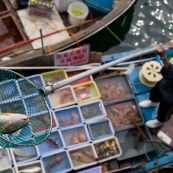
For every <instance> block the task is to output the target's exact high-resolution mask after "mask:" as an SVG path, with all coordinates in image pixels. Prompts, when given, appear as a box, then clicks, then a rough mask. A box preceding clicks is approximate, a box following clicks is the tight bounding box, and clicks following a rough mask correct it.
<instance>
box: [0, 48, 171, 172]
mask: <svg viewBox="0 0 173 173" xmlns="http://www.w3.org/2000/svg"><path fill="white" fill-rule="evenodd" d="M166 53H167V54H168V55H169V56H172V55H173V52H169V51H167V52H166ZM120 55H121V54H119V55H110V56H103V57H102V60H104V61H109V60H110V59H112V57H115V58H117V57H118V56H120ZM119 58H120V57H119ZM140 58H141V57H140ZM151 59H152V60H153V61H156V62H157V63H159V64H160V65H161V66H162V63H161V61H160V60H159V57H158V55H155V54H154V53H151V54H149V55H148V54H147V55H144V56H142V59H140V60H139V58H136V60H139V61H138V62H137V63H136V64H135V65H136V67H135V69H133V70H132V72H131V73H126V71H125V70H121V71H120V70H118V71H115V70H107V71H104V72H102V73H98V74H96V75H92V76H87V77H85V78H83V79H80V80H78V81H76V82H75V83H72V84H70V85H67V86H65V87H63V88H61V89H58V90H56V91H55V92H54V93H52V94H50V95H49V96H47V97H46V102H47V104H48V106H49V108H50V110H51V116H52V131H51V133H50V136H49V137H48V138H47V139H46V140H45V141H44V142H42V143H40V144H38V145H36V146H30V147H16V148H10V149H8V148H1V149H0V172H2V173H7V172H8V173H15V172H16V173H20V172H21V173H22V172H28V173H29V172H34V173H66V172H69V173H70V172H71V173H72V172H76V173H108V172H129V173H130V172H133V173H134V172H136V173H137V172H139V173H143V172H154V171H155V170H158V169H162V168H163V167H165V166H169V165H171V164H172V162H173V153H172V148H171V147H168V146H167V145H166V144H165V143H163V141H162V140H161V139H159V138H157V136H156V135H155V133H154V132H153V131H151V130H150V129H148V128H147V127H146V126H145V121H146V120H149V119H152V118H153V117H155V116H156V111H157V108H150V109H141V108H140V107H139V106H138V102H139V101H141V100H144V99H146V98H148V97H149V93H148V92H149V91H150V90H151V88H152V87H149V86H145V85H144V84H142V83H141V81H140V79H139V72H140V70H141V67H142V65H143V63H144V62H145V61H146V62H147V61H151ZM123 67H127V65H123ZM83 71H84V70H78V71H77V72H75V71H71V72H69V71H66V70H65V69H59V70H52V71H45V72H44V73H38V74H34V75H30V76H26V77H27V79H28V80H30V81H31V82H32V83H34V84H35V85H36V86H38V87H41V86H44V85H45V84H46V83H47V82H52V83H54V82H58V81H62V80H63V79H68V78H69V77H70V76H73V75H75V74H76V73H82V72H83ZM25 94H27V96H28V97H27V98H29V95H30V94H32V93H30V92H28V91H25ZM134 122H135V123H134ZM38 126H39V125H38ZM137 127H138V128H139V129H141V130H142V132H143V133H144V136H145V137H146V138H144V137H143V136H142V135H141V133H140V131H139V130H138V128H137ZM38 129H39V127H37V128H35V129H33V130H34V131H35V132H37V130H38Z"/></svg>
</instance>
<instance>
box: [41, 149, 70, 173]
mask: <svg viewBox="0 0 173 173" xmlns="http://www.w3.org/2000/svg"><path fill="white" fill-rule="evenodd" d="M41 162H42V165H43V168H44V172H43V173H66V172H69V171H71V170H72V163H71V160H70V158H69V154H68V152H67V151H65V150H64V151H59V152H56V153H52V154H49V155H45V156H43V157H41Z"/></svg>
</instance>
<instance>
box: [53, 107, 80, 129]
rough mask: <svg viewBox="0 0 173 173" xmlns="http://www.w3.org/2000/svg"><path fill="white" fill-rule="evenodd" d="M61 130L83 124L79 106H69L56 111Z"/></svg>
mask: <svg viewBox="0 0 173 173" xmlns="http://www.w3.org/2000/svg"><path fill="white" fill-rule="evenodd" d="M54 113H55V117H56V120H57V121H58V124H59V128H60V129H63V128H65V127H72V126H74V125H76V124H81V123H82V122H83V121H82V117H81V111H80V109H79V107H78V106H69V107H66V108H61V109H57V110H55V111H54Z"/></svg>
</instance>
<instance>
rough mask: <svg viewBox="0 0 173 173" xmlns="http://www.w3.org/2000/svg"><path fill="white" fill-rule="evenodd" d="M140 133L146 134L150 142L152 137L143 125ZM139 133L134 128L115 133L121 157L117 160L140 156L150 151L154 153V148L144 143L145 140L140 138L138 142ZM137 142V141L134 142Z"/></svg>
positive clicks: (150, 144)
mask: <svg viewBox="0 0 173 173" xmlns="http://www.w3.org/2000/svg"><path fill="white" fill-rule="evenodd" d="M140 128H141V129H142V131H143V132H144V133H145V134H146V136H147V137H148V139H149V140H152V136H151V134H150V132H149V130H148V128H147V127H146V126H145V125H142V126H140ZM139 133H140V132H139V131H138V129H137V128H136V127H134V128H130V129H126V130H122V131H118V132H116V137H117V138H118V141H119V144H120V146H121V149H122V155H121V156H120V157H118V158H117V160H119V161H121V160H125V159H129V158H133V157H136V156H140V155H143V154H145V152H146V153H149V152H152V151H155V149H156V148H155V146H154V144H152V143H145V140H144V139H143V138H142V136H141V138H140V139H139V140H138V139H137V138H138V135H139ZM136 140H137V141H136ZM144 147H145V150H146V151H145V150H144Z"/></svg>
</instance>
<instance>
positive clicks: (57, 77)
mask: <svg viewBox="0 0 173 173" xmlns="http://www.w3.org/2000/svg"><path fill="white" fill-rule="evenodd" d="M41 76H42V77H43V80H44V82H45V84H47V83H48V82H49V83H52V84H54V83H56V82H59V81H61V80H64V79H66V78H68V76H67V73H66V71H65V70H64V69H61V70H53V71H49V72H45V73H41Z"/></svg>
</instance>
